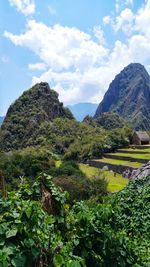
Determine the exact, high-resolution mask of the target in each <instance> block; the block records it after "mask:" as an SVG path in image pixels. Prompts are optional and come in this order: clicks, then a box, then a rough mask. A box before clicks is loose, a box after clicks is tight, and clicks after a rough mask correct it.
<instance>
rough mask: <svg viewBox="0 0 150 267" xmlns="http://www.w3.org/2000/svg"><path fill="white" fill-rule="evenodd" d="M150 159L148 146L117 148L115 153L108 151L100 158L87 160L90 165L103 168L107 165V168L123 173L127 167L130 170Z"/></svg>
mask: <svg viewBox="0 0 150 267" xmlns="http://www.w3.org/2000/svg"><path fill="white" fill-rule="evenodd" d="M149 160H150V147H149V148H147V147H146V148H144V147H142V148H139V147H138V148H128V149H119V150H118V151H117V152H116V153H108V154H106V155H105V157H104V158H102V159H95V160H91V161H89V164H90V165H91V166H94V167H97V168H101V169H102V168H103V167H104V166H107V167H108V169H109V170H113V171H114V172H118V173H123V172H125V171H126V170H127V169H129V170H130V172H132V170H133V169H137V168H139V167H141V165H143V164H146V163H147V162H148V161H149Z"/></svg>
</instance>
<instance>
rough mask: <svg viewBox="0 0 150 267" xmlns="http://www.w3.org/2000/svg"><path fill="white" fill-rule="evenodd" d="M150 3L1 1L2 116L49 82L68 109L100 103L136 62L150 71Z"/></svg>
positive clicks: (133, 0)
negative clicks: (25, 94) (26, 93)
mask: <svg viewBox="0 0 150 267" xmlns="http://www.w3.org/2000/svg"><path fill="white" fill-rule="evenodd" d="M149 25H150V0H147V1H145V0H105V1H104V0H93V1H91V0H76V1H75V0H44V1H43V0H1V1H0V115H4V114H5V113H6V111H7V109H8V107H9V105H10V104H11V103H13V101H15V99H16V98H18V97H19V96H20V95H21V94H22V92H23V91H24V90H26V89H28V88H30V87H31V86H32V85H33V84H35V83H36V82H40V81H47V82H49V84H50V86H51V87H52V88H53V89H55V90H56V91H57V92H58V93H59V96H60V100H61V101H63V102H64V103H65V104H73V103H78V102H97V103H98V102H100V100H101V99H102V97H103V95H104V93H105V91H106V90H107V89H108V85H109V83H110V82H111V81H112V79H113V78H114V76H115V75H116V74H117V73H118V72H119V71H120V70H121V69H122V68H123V67H125V66H126V65H127V64H129V63H130V62H140V63H142V64H144V65H145V67H146V69H147V70H148V71H150V29H149Z"/></svg>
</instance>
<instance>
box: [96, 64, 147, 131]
mask: <svg viewBox="0 0 150 267" xmlns="http://www.w3.org/2000/svg"><path fill="white" fill-rule="evenodd" d="M149 103H150V76H149V74H148V73H147V71H146V70H145V68H144V66H142V65H141V64H139V63H132V64H129V65H128V66H127V67H126V68H124V69H123V70H122V71H121V72H120V73H119V74H118V75H117V76H116V77H115V79H114V80H113V81H112V83H111V84H110V85H109V88H108V91H107V92H106V93H105V95H104V98H103V100H102V101H101V103H100V104H99V106H98V108H97V110H96V113H95V116H94V118H98V117H99V116H100V115H101V114H102V113H104V112H116V113H118V114H119V115H120V116H121V117H123V118H124V119H126V120H127V121H128V122H130V123H131V125H133V127H134V128H135V129H145V130H147V129H150V105H149Z"/></svg>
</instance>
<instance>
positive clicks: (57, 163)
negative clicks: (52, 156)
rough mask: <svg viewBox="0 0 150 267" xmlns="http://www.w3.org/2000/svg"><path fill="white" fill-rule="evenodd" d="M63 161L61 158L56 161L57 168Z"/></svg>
mask: <svg viewBox="0 0 150 267" xmlns="http://www.w3.org/2000/svg"><path fill="white" fill-rule="evenodd" d="M61 163H62V161H61V160H57V161H55V166H56V168H59V167H60V165H61Z"/></svg>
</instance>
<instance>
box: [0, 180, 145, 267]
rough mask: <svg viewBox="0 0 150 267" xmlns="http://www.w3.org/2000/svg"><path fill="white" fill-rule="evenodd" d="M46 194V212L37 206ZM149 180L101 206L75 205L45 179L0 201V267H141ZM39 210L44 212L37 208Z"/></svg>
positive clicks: (92, 202)
mask: <svg viewBox="0 0 150 267" xmlns="http://www.w3.org/2000/svg"><path fill="white" fill-rule="evenodd" d="M43 188H45V190H46V192H47V195H48V192H49V198H50V199H49V200H50V201H49V205H50V206H51V212H47V211H46V208H44V207H45V204H43V203H44V202H43V201H44V200H43V193H42V192H43ZM149 196H150V178H149V177H147V178H144V179H143V180H139V181H133V182H130V183H129V185H128V186H127V187H126V188H125V189H124V190H122V191H121V192H119V193H117V194H114V195H113V196H112V197H109V198H108V199H106V200H105V201H104V202H103V204H102V203H101V204H99V203H96V202H94V201H91V202H89V201H88V202H87V203H85V202H83V201H80V202H76V203H75V204H74V205H73V206H72V207H69V205H68V200H67V193H65V192H64V193H63V192H62V191H61V190H60V189H59V188H57V187H56V186H55V185H54V183H53V179H52V178H51V177H50V176H46V175H41V176H40V177H39V178H38V179H37V181H35V183H34V184H33V186H32V188H31V187H30V185H29V184H28V183H27V182H26V181H23V182H22V183H21V185H20V187H19V189H18V190H17V191H14V192H11V193H9V194H8V197H7V198H3V197H1V198H0V266H3V267H7V266H8V267H9V266H16V267H19V266H20V267H34V266H35V267H37V266H39V267H40V266H47V267H48V266H49V267H51V266H52V267H55V266H56V267H61V266H62V267H63V266H64V267H85V266H89V267H91V266H94V267H97V266H98V267H110V266H111V267H118V266H120V267H124V266H125V267H126V266H129V267H130V266H132V267H141V266H145V267H146V266H147V267H148V266H149V261H150V245H149V244H150V220H149V210H150V201H149V200H150V199H149ZM43 208H44V209H43Z"/></svg>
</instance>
